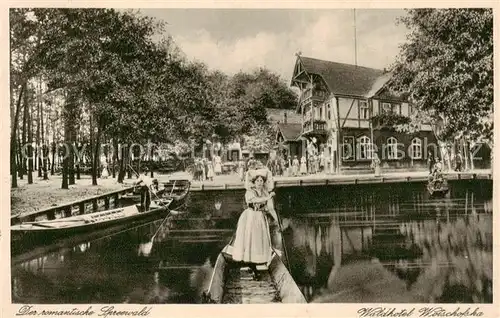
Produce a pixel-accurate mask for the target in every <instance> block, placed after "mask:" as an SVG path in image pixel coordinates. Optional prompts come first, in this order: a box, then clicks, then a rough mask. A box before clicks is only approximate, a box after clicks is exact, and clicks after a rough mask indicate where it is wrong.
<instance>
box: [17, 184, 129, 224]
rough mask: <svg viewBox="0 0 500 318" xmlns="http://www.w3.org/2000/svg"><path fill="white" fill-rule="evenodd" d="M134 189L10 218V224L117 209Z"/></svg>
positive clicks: (126, 189) (113, 192)
mask: <svg viewBox="0 0 500 318" xmlns="http://www.w3.org/2000/svg"><path fill="white" fill-rule="evenodd" d="M133 191H134V187H128V188H124V189H120V190H116V191H112V192H108V193H105V194H100V195H96V196H93V197H90V198H86V199H83V200H78V201H74V202H71V203H68V204H63V205H59V206H55V207H50V208H46V209H42V210H38V211H34V212H29V213H25V214H18V215H13V216H11V219H10V224H11V225H15V224H19V223H21V222H33V221H38V220H54V219H56V218H60V217H70V216H72V215H82V214H86V213H92V212H96V211H98V210H99V209H103V208H104V209H109V208H115V207H119V202H120V198H121V196H123V195H124V194H127V193H132V192H133Z"/></svg>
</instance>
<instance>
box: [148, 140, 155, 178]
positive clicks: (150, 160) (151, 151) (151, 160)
mask: <svg viewBox="0 0 500 318" xmlns="http://www.w3.org/2000/svg"><path fill="white" fill-rule="evenodd" d="M150 148H151V149H150V151H149V164H150V168H149V169H150V171H151V178H154V175H153V164H154V162H153V146H151V147H150Z"/></svg>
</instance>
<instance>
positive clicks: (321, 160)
mask: <svg viewBox="0 0 500 318" xmlns="http://www.w3.org/2000/svg"><path fill="white" fill-rule="evenodd" d="M325 167H326V164H325V151H324V150H322V151H321V154H320V155H319V172H325Z"/></svg>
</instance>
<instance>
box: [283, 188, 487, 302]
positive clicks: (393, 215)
mask: <svg viewBox="0 0 500 318" xmlns="http://www.w3.org/2000/svg"><path fill="white" fill-rule="evenodd" d="M461 190H462V191H461ZM482 190H483V191H477V188H473V187H469V188H467V189H465V191H463V189H456V192H455V195H456V194H457V193H461V194H464V196H463V197H454V196H451V198H448V199H442V200H436V199H430V198H426V197H425V196H421V195H408V194H406V193H404V195H400V196H397V193H396V195H394V194H391V195H390V199H388V200H384V201H378V202H373V201H372V200H373V193H370V192H366V193H363V192H357V193H356V194H355V195H352V196H351V197H352V198H353V204H352V206H351V209H350V210H349V209H348V208H349V207H348V206H346V205H343V206H342V205H340V206H335V207H332V206H326V207H325V206H324V207H323V208H319V207H315V208H314V209H312V208H310V209H306V210H304V211H302V213H297V214H294V215H291V214H288V217H287V220H286V222H284V223H286V224H287V225H288V226H287V229H286V230H285V233H284V235H285V240H286V242H287V245H288V249H289V254H290V258H291V260H290V261H291V263H292V267H291V272H292V275H293V276H294V278H295V280H296V281H297V283H298V284H299V285H300V287H301V289H302V291H303V293H304V295H305V296H306V298H308V300H310V301H318V302H346V301H347V302H356V301H381V302H405V301H406V302H491V301H492V268H493V261H492V214H491V213H492V202H491V192H489V193H490V196H489V198H488V195H487V193H488V191H491V188H486V193H485V191H484V190H485V189H484V187H483V188H482ZM385 197H387V194H386V195H385ZM382 198H383V197H382ZM343 199H344V200H345V198H342V199H340V200H343ZM337 201H339V200H337ZM363 202H364V203H363ZM371 202H373V203H371ZM366 203H368V204H366ZM282 211H283V210H282ZM282 213H285V211H283V212H282Z"/></svg>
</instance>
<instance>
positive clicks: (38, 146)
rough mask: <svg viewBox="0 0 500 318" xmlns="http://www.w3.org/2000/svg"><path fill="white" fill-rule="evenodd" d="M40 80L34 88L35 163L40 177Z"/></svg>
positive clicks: (41, 155)
mask: <svg viewBox="0 0 500 318" xmlns="http://www.w3.org/2000/svg"><path fill="white" fill-rule="evenodd" d="M40 86H41V85H40V82H38V85H37V90H36V95H37V98H36V100H37V103H36V104H37V107H36V111H37V118H36V163H37V167H38V177H39V178H41V177H42V164H41V163H42V157H43V152H42V151H41V148H40V140H41V135H40V133H41V132H40V128H41V122H42V119H41V117H42V101H41V100H40V94H41V87H40Z"/></svg>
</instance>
